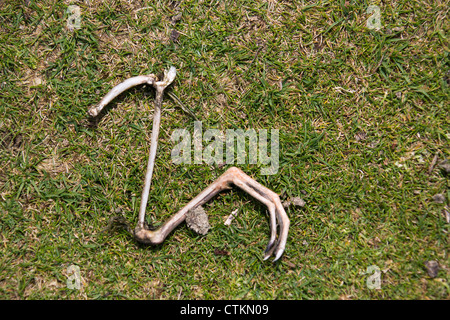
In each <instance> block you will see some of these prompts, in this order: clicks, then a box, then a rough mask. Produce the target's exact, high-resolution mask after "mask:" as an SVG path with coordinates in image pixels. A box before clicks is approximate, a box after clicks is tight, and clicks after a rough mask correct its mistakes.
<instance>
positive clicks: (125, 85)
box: [88, 74, 155, 117]
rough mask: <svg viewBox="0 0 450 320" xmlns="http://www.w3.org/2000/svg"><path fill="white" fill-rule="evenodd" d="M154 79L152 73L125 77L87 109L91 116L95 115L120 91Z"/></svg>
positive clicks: (150, 82) (151, 81)
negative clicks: (96, 103) (125, 78)
mask: <svg viewBox="0 0 450 320" xmlns="http://www.w3.org/2000/svg"><path fill="white" fill-rule="evenodd" d="M154 81H155V76H154V75H152V74H150V75H147V76H137V77H132V78H130V79H127V80H125V81H123V82H122V83H119V84H118V85H117V86H115V87H114V88H112V89H111V90H110V91H109V92H108V93H107V94H106V96H104V97H103V99H102V100H101V101H100V102H99V104H98V105H96V106H94V107H92V108H91V109H89V111H88V113H89V114H90V115H91V116H92V117H95V116H97V115H98V114H99V113H100V112H101V111H102V109H103V108H104V107H105V106H106V105H107V104H108V103H110V102H111V101H112V100H113V99H114V98H115V97H117V96H118V95H119V94H121V93H122V92H124V91H126V90H128V89H130V88H131V87H134V86H137V85H140V84H144V83H148V84H153V82H154Z"/></svg>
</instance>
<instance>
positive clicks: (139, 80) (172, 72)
mask: <svg viewBox="0 0 450 320" xmlns="http://www.w3.org/2000/svg"><path fill="white" fill-rule="evenodd" d="M175 76H176V69H175V67H170V69H169V70H168V71H164V79H163V80H162V81H157V79H156V76H155V75H153V74H150V75H147V76H137V77H133V78H130V79H127V80H125V81H124V82H122V83H120V84H118V85H117V86H115V87H114V88H112V89H111V91H109V92H108V93H107V94H106V96H105V97H104V98H103V99H102V100H101V101H100V103H99V104H98V105H97V106H94V107H92V108H91V109H89V111H88V113H89V114H90V115H91V116H93V117H95V116H97V115H98V114H99V113H100V111H101V110H102V109H103V108H104V107H105V106H106V105H107V104H108V103H110V102H111V101H112V100H113V99H114V98H115V97H117V96H118V95H119V94H121V93H122V92H124V91H126V90H128V89H130V88H131V87H134V86H137V85H140V84H144V83H147V84H150V85H153V87H155V88H156V98H155V114H154V115H153V129H152V136H151V144H150V152H149V157H148V163H147V172H146V174H145V182H144V189H143V191H142V197H141V205H140V208H139V219H138V226H141V227H143V226H144V220H145V209H146V207H147V202H148V194H149V192H150V185H151V182H152V175H153V167H154V166H155V158H156V150H157V147H158V135H159V126H160V124H161V105H162V98H163V93H164V89H165V88H167V86H168V85H170V84H171V83H172V81H173V80H174V79H175Z"/></svg>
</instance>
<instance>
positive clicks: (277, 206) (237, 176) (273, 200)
mask: <svg viewBox="0 0 450 320" xmlns="http://www.w3.org/2000/svg"><path fill="white" fill-rule="evenodd" d="M230 184H234V185H235V186H237V187H239V188H240V189H242V190H243V191H245V192H247V193H248V194H249V195H251V196H252V197H254V198H255V199H257V200H259V201H260V202H262V203H263V204H265V205H266V206H267V208H268V210H269V215H270V229H271V232H270V239H269V244H268V245H267V248H266V250H265V254H264V260H267V259H268V258H269V257H270V256H271V255H273V254H274V255H275V259H274V261H277V260H278V259H279V258H280V257H281V255H282V254H283V252H284V249H285V247H286V242H287V236H288V232H289V224H290V222H289V218H288V216H287V214H286V212H285V211H284V208H283V206H282V204H281V201H280V198H279V197H278V195H277V194H276V193H275V192H273V191H272V190H270V189H268V188H266V187H264V186H263V185H261V184H259V183H258V182H257V181H255V180H253V179H252V178H250V177H249V176H248V175H246V174H245V173H244V172H243V171H242V170H240V169H238V168H236V167H231V168H229V169H228V170H227V171H225V173H223V174H222V175H221V176H220V177H219V178H218V179H217V180H216V181H214V182H213V183H212V184H210V185H209V186H208V187H207V188H206V189H205V190H203V191H202V192H200V193H199V194H198V195H197V196H196V197H195V198H194V199H192V200H191V201H190V202H189V203H188V204H187V205H186V206H185V207H184V208H182V209H181V210H180V211H178V212H177V213H176V214H175V215H173V216H172V217H171V218H170V219H169V220H168V221H167V222H166V223H164V225H163V226H162V227H160V228H159V229H157V230H147V229H145V228H144V227H143V226H141V225H140V224H138V226H137V227H136V229H135V234H134V236H135V239H136V240H137V241H139V242H142V243H147V244H159V243H161V242H163V241H164V239H165V238H166V237H167V235H168V234H169V233H170V232H171V231H172V230H173V229H175V227H176V226H178V225H179V224H180V223H181V222H183V221H184V220H185V219H186V214H187V213H188V212H189V211H190V210H193V209H195V208H196V207H198V206H200V205H202V204H204V203H205V202H207V201H208V200H210V199H211V198H212V197H214V196H215V195H216V194H217V193H219V192H220V191H223V190H225V189H229V188H230ZM277 223H278V226H279V233H278V235H277Z"/></svg>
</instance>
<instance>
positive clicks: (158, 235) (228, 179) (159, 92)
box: [88, 67, 289, 261]
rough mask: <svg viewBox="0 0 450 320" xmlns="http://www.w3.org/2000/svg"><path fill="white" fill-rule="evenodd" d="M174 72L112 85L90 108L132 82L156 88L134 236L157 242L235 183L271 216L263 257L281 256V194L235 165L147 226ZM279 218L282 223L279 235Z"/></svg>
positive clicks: (283, 227) (284, 226)
mask: <svg viewBox="0 0 450 320" xmlns="http://www.w3.org/2000/svg"><path fill="white" fill-rule="evenodd" d="M175 76H176V69H175V68H174V67H171V68H170V69H169V71H167V72H164V79H163V80H162V81H157V79H156V77H155V76H154V75H153V74H151V75H147V76H137V77H133V78H130V79H127V80H125V81H124V82H122V83H120V84H119V85H117V86H115V87H114V88H113V89H111V91H110V92H108V94H107V95H106V96H105V97H104V98H103V99H102V100H101V101H100V103H99V104H98V105H96V106H94V107H92V108H91V109H89V111H88V113H89V114H90V115H91V116H93V117H95V116H97V115H98V114H99V113H100V112H101V110H102V109H103V108H104V107H105V106H106V105H107V104H108V103H109V102H111V101H112V100H113V99H114V98H115V97H117V96H118V95H119V94H121V93H122V92H124V91H126V90H128V89H129V88H131V87H133V86H136V85H140V84H144V83H147V84H150V85H152V86H153V87H155V88H156V99H155V114H154V116H153V130H152V136H151V146H150V154H149V159H148V164H147V172H146V175H145V183H144V189H143V191H142V198H141V204H140V208H139V218H138V223H137V226H136V228H135V230H134V236H135V239H136V240H137V241H139V242H142V243H148V244H158V243H161V242H163V241H164V239H165V238H166V237H167V235H168V234H169V233H170V232H171V231H172V230H173V229H174V228H175V227H176V226H178V225H179V224H180V223H181V222H183V221H184V220H185V219H186V215H187V213H188V212H189V211H190V210H193V209H195V208H197V207H198V206H200V205H202V204H204V203H205V202H207V201H208V200H209V199H211V198H212V197H214V196H215V195H216V194H217V193H219V192H220V191H223V190H226V189H229V188H230V187H231V185H232V184H234V185H236V186H237V187H239V188H241V189H242V190H244V191H245V192H247V193H248V194H250V195H251V196H252V197H254V198H255V199H257V200H259V201H260V202H262V203H263V204H265V205H266V206H267V208H268V210H269V216H270V229H271V232H270V240H269V244H268V245H267V248H266V251H265V255H264V260H266V259H268V258H269V257H270V256H271V255H272V254H273V253H275V259H274V261H276V260H278V259H279V258H280V257H281V255H282V254H283V252H284V249H285V247H286V240H287V235H288V232H289V218H288V217H287V215H286V212H285V211H284V208H283V206H282V204H281V202H280V198H279V197H278V195H277V194H276V193H274V192H273V191H271V190H269V189H267V188H266V187H264V186H262V185H261V184H259V183H258V182H256V181H255V180H253V179H252V178H250V177H249V176H248V175H246V174H245V173H244V172H242V170H240V169H238V168H234V167H233V168H230V169H228V170H227V171H226V172H225V173H224V174H222V175H221V176H220V177H219V178H218V179H217V180H216V181H214V182H213V183H212V184H211V185H210V186H209V187H207V188H206V189H205V190H203V191H202V192H201V193H200V194H199V195H197V196H196V197H195V198H194V199H193V200H191V201H190V202H189V203H188V204H187V205H186V206H185V207H184V208H182V209H181V210H180V211H178V213H176V214H175V215H173V216H172V217H171V218H170V219H169V220H168V221H167V222H166V223H165V224H164V225H163V226H162V227H160V228H159V229H157V230H148V229H146V228H145V224H144V222H145V209H146V207H147V202H148V194H149V190H150V185H151V179H152V174H153V167H154V164H155V157H156V150H157V145H158V135H159V126H160V123H161V105H162V98H163V93H164V89H165V88H166V87H167V86H168V85H170V83H172V81H173V80H174V78H175ZM277 222H278V225H279V235H278V237H277Z"/></svg>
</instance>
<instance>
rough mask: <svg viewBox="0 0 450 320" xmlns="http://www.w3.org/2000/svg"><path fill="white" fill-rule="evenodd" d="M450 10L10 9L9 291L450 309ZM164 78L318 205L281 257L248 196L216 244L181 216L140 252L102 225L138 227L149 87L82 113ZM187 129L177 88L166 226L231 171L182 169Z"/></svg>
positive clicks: (3, 183)
mask: <svg viewBox="0 0 450 320" xmlns="http://www.w3.org/2000/svg"><path fill="white" fill-rule="evenodd" d="M371 4H375V5H376V4H378V7H377V8H378V9H379V10H378V11H377V10H375V11H369V12H368V11H367V9H368V7H369V5H371ZM69 5H76V6H78V8H79V9H80V19H79V20H76V19H75V20H74V19H73V18H74V15H75V14H76V13H73V12H68V6H69ZM448 14H449V3H448V1H431V0H430V1H407V0H399V1H384V2H378V1H374V3H370V2H366V1H354V0H349V1H344V0H342V1H314V2H307V1H292V2H291V1H276V0H268V1H179V2H177V1H167V2H164V1H148V0H142V1H124V0H121V1H111V2H110V3H109V2H108V3H107V2H103V1H97V0H92V1H50V0H45V1H34V0H29V1H4V3H3V4H2V5H1V8H0V86H1V94H0V298H2V299H449V298H450V284H449V271H450V265H449V256H448V250H449V231H450V230H449V229H450V228H449V221H448V219H449V211H450V208H449V207H450V205H449V201H450V189H449V175H448V173H446V171H445V170H444V169H445V168H444V166H443V165H442V162H443V161H444V160H445V159H448V158H449V157H450V148H449V145H450V144H449V141H450V108H449V103H448V101H449V84H450V59H449V38H448V37H449V29H450V28H449V23H448V19H449V16H448ZM369 19H370V20H369ZM374 19H375V20H374ZM368 20H369V22H370V23H369V24H367V21H368ZM68 21H69V22H71V23H74V24H75V26H74V27H73V28H71V27H69V26H68ZM78 23H79V25H78ZM374 23H375V25H377V24H378V25H379V26H380V28H373V27H372V26H373V24H374ZM170 66H175V67H176V68H177V71H178V73H177V77H176V78H175V81H174V83H173V84H172V85H171V86H170V88H169V89H168V93H171V94H172V95H175V96H177V97H178V98H179V99H180V101H181V102H182V103H183V105H185V106H186V107H188V108H189V109H190V110H192V111H193V113H194V114H195V115H196V117H197V118H198V119H199V120H200V121H202V127H203V130H207V129H218V130H220V131H222V132H226V130H227V129H243V130H247V129H255V130H256V131H257V132H258V131H259V130H262V129H267V130H269V131H270V130H271V129H278V130H279V148H280V153H279V169H278V172H277V173H276V174H274V175H262V174H260V169H261V166H262V165H261V164H260V163H258V164H250V163H248V162H246V163H245V164H243V165H238V166H239V167H240V168H241V169H242V170H244V171H245V172H246V173H247V174H249V175H250V176H252V177H253V178H254V179H255V180H257V181H259V182H260V183H261V184H263V185H265V186H267V187H268V188H270V189H272V190H274V191H275V192H276V193H278V194H279V195H280V197H281V199H282V200H287V199H289V198H290V197H301V198H302V199H303V200H304V201H305V202H306V204H305V206H304V207H299V206H297V207H296V206H290V207H289V208H288V209H287V214H288V215H289V217H290V220H291V229H290V232H289V238H288V242H287V246H286V250H285V253H284V255H283V256H282V258H281V259H280V260H279V261H277V262H276V263H273V262H271V260H268V261H263V260H262V258H263V251H264V249H265V246H266V244H267V242H268V240H269V219H268V215H267V210H266V208H265V207H264V206H263V205H262V204H260V203H258V202H257V201H256V200H254V199H253V198H251V197H249V196H248V195H247V194H245V193H244V192H241V191H239V190H238V189H232V190H231V191H228V192H224V193H221V194H220V195H218V196H216V197H215V198H214V199H213V200H211V201H209V202H208V203H207V205H205V210H206V211H207V213H208V215H209V219H210V224H211V226H212V228H211V229H210V231H209V233H208V234H207V235H206V236H202V235H198V234H196V233H195V232H194V231H192V230H191V229H189V228H188V227H187V226H186V224H185V223H182V224H181V225H180V226H179V227H177V228H176V229H175V230H174V231H173V232H172V233H171V234H170V236H169V237H168V238H167V239H166V241H165V242H164V243H163V244H161V245H158V246H144V245H140V244H138V243H137V242H136V241H135V240H134V239H133V238H132V237H131V236H130V234H129V233H127V232H126V231H125V230H124V229H121V228H110V229H108V223H109V221H110V219H111V218H112V217H115V216H121V217H124V218H125V219H126V220H127V221H128V222H129V223H130V224H131V225H132V226H134V225H135V223H136V222H137V214H138V210H139V203H140V195H141V191H142V187H143V180H144V175H145V169H146V165H147V159H148V150H149V144H150V135H151V131H152V115H153V107H154V98H155V90H154V89H153V88H150V87H146V86H138V87H135V88H133V89H131V90H129V91H127V92H126V93H124V94H122V95H120V96H119V97H118V98H116V99H115V100H114V101H113V102H112V104H111V105H110V106H109V107H107V108H106V111H105V112H104V113H103V114H102V115H101V117H99V118H98V119H94V120H92V119H90V117H89V116H88V115H87V110H88V109H89V107H91V106H92V105H95V104H96V103H98V102H99V101H100V99H101V98H102V97H103V96H104V95H105V94H106V93H107V92H108V91H109V90H110V89H111V88H112V87H113V86H115V85H116V84H118V83H120V82H122V81H123V80H125V79H127V78H130V77H132V76H137V75H142V74H149V73H155V74H160V73H162V71H163V70H164V69H167V68H168V67H170ZM176 129H186V130H188V132H190V133H192V132H193V130H194V119H193V118H192V117H191V116H190V115H189V114H188V113H186V112H184V111H183V110H182V109H181V108H180V105H179V103H178V102H176V100H175V99H173V98H171V97H169V96H168V95H165V98H164V101H163V112H162V122H161V132H160V136H159V144H158V153H157V159H156V166H155V171H154V174H153V182H152V186H151V190H150V197H149V204H148V206H147V220H148V223H149V224H151V225H154V226H158V225H160V224H161V223H163V222H164V221H165V220H166V219H167V218H168V217H170V216H171V215H172V214H173V213H175V212H176V211H177V210H178V209H180V208H182V207H183V206H184V205H185V204H186V203H187V202H188V201H189V200H190V199H192V198H193V197H194V196H196V195H197V194H198V193H199V192H200V191H201V190H203V189H204V188H205V187H206V186H207V185H208V184H209V183H211V182H212V181H214V180H215V179H216V178H217V177H218V176H219V175H220V174H222V173H223V172H224V171H225V170H226V169H227V168H229V167H231V166H233V165H235V166H236V165H237V164H236V163H227V164H225V165H218V164H211V165H208V164H206V163H201V164H195V163H192V164H174V163H173V162H172V161H171V151H172V150H173V148H174V146H175V142H174V141H172V139H171V135H172V133H173V132H174V131H175V130H176ZM235 209H238V216H237V218H236V219H235V220H234V221H233V223H232V224H231V226H225V225H224V224H223V222H224V221H225V219H226V217H227V216H228V215H229V214H230V213H231V212H232V211H234V210H235ZM427 261H435V262H437V263H438V265H439V269H438V271H437V274H431V272H430V270H428V268H427V267H426V262H427ZM74 267H75V268H77V267H78V268H79V275H80V278H79V279H80V281H81V282H80V287H78V288H76V287H75V288H74V287H73V286H71V285H70V284H71V283H72V284H73V283H74V282H70V281H72V280H73V274H72V271H71V270H72V269H73V268H74ZM377 280H379V282H377Z"/></svg>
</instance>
